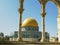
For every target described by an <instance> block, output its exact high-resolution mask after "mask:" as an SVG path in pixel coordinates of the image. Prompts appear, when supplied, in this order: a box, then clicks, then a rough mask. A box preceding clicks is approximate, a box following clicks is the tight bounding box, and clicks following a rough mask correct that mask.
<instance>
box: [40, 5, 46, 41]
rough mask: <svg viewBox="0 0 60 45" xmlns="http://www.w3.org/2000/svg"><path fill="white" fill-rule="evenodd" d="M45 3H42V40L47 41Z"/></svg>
mask: <svg viewBox="0 0 60 45" xmlns="http://www.w3.org/2000/svg"><path fill="white" fill-rule="evenodd" d="M44 6H45V5H42V13H41V16H42V39H41V42H45V41H46V40H45V15H46V13H45V11H44V10H45V7H44Z"/></svg>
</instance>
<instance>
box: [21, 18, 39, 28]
mask: <svg viewBox="0 0 60 45" xmlns="http://www.w3.org/2000/svg"><path fill="white" fill-rule="evenodd" d="M25 26H34V27H38V23H37V22H36V20H35V19H33V18H27V19H26V20H25V21H24V22H23V23H22V27H25Z"/></svg>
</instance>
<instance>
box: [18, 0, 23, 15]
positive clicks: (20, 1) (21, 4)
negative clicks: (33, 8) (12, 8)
mask: <svg viewBox="0 0 60 45" xmlns="http://www.w3.org/2000/svg"><path fill="white" fill-rule="evenodd" d="M23 2H24V0H19V3H20V8H19V9H18V12H19V13H20V14H22V13H23V11H24V9H23Z"/></svg>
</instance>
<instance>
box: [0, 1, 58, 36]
mask: <svg viewBox="0 0 60 45" xmlns="http://www.w3.org/2000/svg"><path fill="white" fill-rule="evenodd" d="M18 8H19V2H18V0H0V32H3V33H4V34H5V35H9V34H10V33H11V32H13V31H18V24H19V20H18V19H19V13H18ZM45 9H46V17H45V27H46V28H45V30H46V32H49V34H50V35H51V36H57V15H58V10H57V7H56V5H55V4H54V3H53V2H48V3H47V4H46V8H45ZM40 12H41V5H40V3H39V2H38V0H24V12H23V16H22V18H23V19H22V22H23V21H24V19H26V18H29V17H33V18H34V19H35V20H36V21H37V22H38V25H39V31H42V17H41V15H40Z"/></svg>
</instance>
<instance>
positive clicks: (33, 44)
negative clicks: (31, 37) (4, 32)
mask: <svg viewBox="0 0 60 45" xmlns="http://www.w3.org/2000/svg"><path fill="white" fill-rule="evenodd" d="M0 45H60V43H59V42H17V41H14V42H11V41H0Z"/></svg>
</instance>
